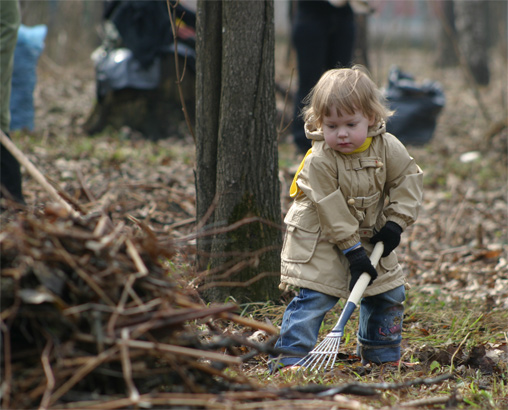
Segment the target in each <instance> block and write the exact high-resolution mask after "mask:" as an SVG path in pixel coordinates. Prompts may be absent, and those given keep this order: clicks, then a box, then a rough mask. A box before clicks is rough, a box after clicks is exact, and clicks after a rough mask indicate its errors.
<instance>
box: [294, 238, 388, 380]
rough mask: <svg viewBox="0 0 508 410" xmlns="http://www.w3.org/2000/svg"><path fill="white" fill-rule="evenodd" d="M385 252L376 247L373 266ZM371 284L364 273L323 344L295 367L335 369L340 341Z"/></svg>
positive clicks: (380, 247)
mask: <svg viewBox="0 0 508 410" xmlns="http://www.w3.org/2000/svg"><path fill="white" fill-rule="evenodd" d="M383 250H384V246H383V243H382V242H378V243H376V246H375V247H374V250H373V251H372V254H371V255H370V261H371V263H372V265H373V266H377V264H378V262H379V259H381V255H382V254H383ZM369 282H370V275H369V274H368V273H366V272H364V273H362V275H361V276H360V278H359V279H358V281H357V282H356V284H355V286H354V288H353V290H352V291H351V294H350V295H349V298H348V300H347V302H346V306H344V309H343V310H342V313H341V315H340V317H339V320H338V321H337V323H336V324H335V327H334V328H333V329H332V330H331V332H330V333H328V334H327V335H326V337H325V338H324V339H323V341H322V342H321V343H319V344H318V345H317V346H316V347H315V348H314V349H313V350H311V351H310V352H309V353H308V354H307V356H305V357H304V358H303V359H302V360H300V361H299V362H298V363H296V364H295V365H294V366H302V368H301V370H304V369H305V370H311V371H312V370H314V369H316V370H318V371H319V370H325V371H327V370H331V369H332V368H333V366H334V364H335V361H336V360H337V355H338V353H339V346H340V340H341V338H342V336H343V334H344V327H345V326H346V323H347V322H348V320H349V318H350V317H351V315H352V314H353V312H354V311H355V309H356V307H357V306H358V303H359V302H360V300H361V298H362V296H363V293H364V292H365V289H366V288H367V286H368V285H369Z"/></svg>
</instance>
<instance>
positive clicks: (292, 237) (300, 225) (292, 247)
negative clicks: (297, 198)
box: [281, 204, 321, 263]
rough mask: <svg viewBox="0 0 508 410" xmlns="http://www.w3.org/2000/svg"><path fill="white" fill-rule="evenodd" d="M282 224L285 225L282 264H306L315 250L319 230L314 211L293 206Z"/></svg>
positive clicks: (300, 206)
mask: <svg viewBox="0 0 508 410" xmlns="http://www.w3.org/2000/svg"><path fill="white" fill-rule="evenodd" d="M284 222H285V223H286V225H287V229H286V233H285V235H284V244H283V246H282V252H281V259H282V260H283V261H284V262H292V263H307V262H309V261H310V259H311V258H312V256H313V255H314V251H315V250H316V246H317V243H318V241H319V236H320V234H321V229H320V226H319V219H318V216H317V213H316V211H315V209H313V208H311V207H308V206H305V205H301V204H300V205H296V204H293V206H292V207H291V209H290V210H289V212H288V214H287V215H286V218H285V219H284Z"/></svg>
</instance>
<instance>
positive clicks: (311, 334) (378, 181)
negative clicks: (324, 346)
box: [270, 66, 423, 371]
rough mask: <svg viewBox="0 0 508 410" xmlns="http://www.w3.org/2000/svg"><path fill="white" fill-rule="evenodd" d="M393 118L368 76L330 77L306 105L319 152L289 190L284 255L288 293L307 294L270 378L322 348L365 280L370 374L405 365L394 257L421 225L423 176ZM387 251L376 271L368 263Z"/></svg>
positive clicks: (362, 332) (365, 352)
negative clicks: (375, 367) (389, 125)
mask: <svg viewBox="0 0 508 410" xmlns="http://www.w3.org/2000/svg"><path fill="white" fill-rule="evenodd" d="M391 115H392V112H391V111H390V110H389V109H388V108H387V106H386V105H385V102H384V100H383V98H382V94H381V92H380V91H379V89H378V88H377V87H376V85H375V84H374V82H373V81H372V80H371V79H370V77H369V75H368V73H367V71H366V70H365V69H364V68H363V67H361V66H354V67H353V68H341V69H333V70H329V71H327V72H326V73H324V74H323V76H322V77H321V78H320V80H319V81H318V83H317V84H316V85H315V87H314V88H313V89H312V91H311V92H310V94H309V96H308V97H307V99H306V106H305V109H304V112H303V117H304V121H305V132H306V136H307V138H309V139H310V140H311V141H312V148H311V149H310V150H309V151H308V152H307V154H306V155H305V158H304V159H303V161H302V164H301V165H300V168H299V170H298V172H297V173H296V175H295V177H294V180H293V184H292V185H291V189H290V195H291V196H292V197H293V198H294V201H293V203H292V205H291V207H290V209H289V211H288V213H287V215H286V217H285V220H284V222H285V223H286V225H287V230H286V234H285V239H284V245H283V249H282V254H281V260H282V262H281V283H282V285H283V286H288V285H291V286H295V287H298V288H300V290H299V294H298V295H297V296H296V297H295V298H294V299H293V300H292V301H291V302H290V303H289V305H288V306H287V308H286V311H285V313H284V317H283V320H282V325H281V329H280V337H279V339H278V341H277V343H276V345H275V347H276V349H278V351H280V352H283V354H281V355H280V356H277V357H276V356H271V357H270V367H271V369H272V371H273V370H276V369H278V368H281V367H286V366H291V365H294V364H296V363H297V362H298V361H300V360H301V358H302V357H303V356H305V355H306V354H307V353H308V352H309V351H310V350H311V349H312V348H313V347H314V345H315V344H316V342H317V337H318V332H319V329H320V326H321V323H322V321H323V319H324V316H325V314H326V313H327V312H328V311H329V310H330V309H332V308H333V307H334V306H335V305H336V303H337V302H338V300H339V298H347V297H348V295H349V293H350V291H351V290H352V288H353V286H354V285H355V283H356V281H357V280H358V278H359V277H360V275H361V274H362V273H363V272H367V273H369V274H370V276H371V278H372V280H371V282H370V284H369V286H368V287H367V290H366V291H365V293H364V295H363V298H362V301H361V304H360V310H359V329H358V345H357V353H358V355H359V356H360V357H361V359H362V362H363V363H364V364H366V363H369V362H372V363H378V364H380V363H385V362H397V361H399V360H400V357H401V351H400V344H401V340H402V334H401V331H402V319H403V314H404V307H403V302H404V300H405V287H404V283H405V278H404V273H403V270H402V267H401V266H400V264H399V263H398V260H397V255H396V253H395V252H394V249H395V248H396V247H397V246H398V245H399V243H400V237H401V234H402V232H403V231H404V230H405V229H406V228H407V227H408V226H409V225H411V224H412V223H414V222H415V220H416V218H417V215H418V211H419V209H420V207H421V203H422V196H423V173H422V170H421V169H420V167H419V166H418V165H417V164H416V162H415V160H414V159H413V158H412V157H411V156H410V155H409V153H408V151H407V149H406V148H405V147H404V145H403V144H402V143H401V142H400V141H399V140H398V139H397V138H396V137H395V136H393V135H391V134H389V133H387V132H386V120H387V119H388V118H389V117H390V116H391ZM379 241H381V242H383V244H384V252H383V255H382V258H381V260H380V262H379V264H378V266H377V267H375V266H372V264H371V262H370V259H369V254H370V253H371V251H372V249H373V246H374V244H375V243H377V242H379Z"/></svg>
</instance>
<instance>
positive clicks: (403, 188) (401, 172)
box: [384, 137, 423, 229]
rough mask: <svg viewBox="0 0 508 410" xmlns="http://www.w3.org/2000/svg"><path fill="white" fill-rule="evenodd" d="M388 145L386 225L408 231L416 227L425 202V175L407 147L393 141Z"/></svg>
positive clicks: (397, 141) (395, 140)
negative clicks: (407, 229)
mask: <svg viewBox="0 0 508 410" xmlns="http://www.w3.org/2000/svg"><path fill="white" fill-rule="evenodd" d="M392 138H393V140H391V141H390V143H389V144H388V149H387V154H386V163H387V174H386V183H385V189H386V192H387V196H388V205H387V206H386V207H385V209H384V214H385V216H386V219H387V221H393V222H395V223H397V224H399V225H400V226H401V227H402V229H406V228H407V227H408V226H409V225H411V224H413V223H414V222H415V221H416V218H417V217H418V213H419V211H420V208H421V206H422V201H423V171H422V170H421V169H420V167H419V166H418V165H417V164H416V162H415V160H414V159H413V158H412V157H411V156H410V155H409V153H408V152H407V150H406V148H405V147H404V145H403V144H402V143H401V142H400V141H399V140H397V139H396V138H394V137H392Z"/></svg>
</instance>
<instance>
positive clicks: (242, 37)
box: [196, 0, 281, 302]
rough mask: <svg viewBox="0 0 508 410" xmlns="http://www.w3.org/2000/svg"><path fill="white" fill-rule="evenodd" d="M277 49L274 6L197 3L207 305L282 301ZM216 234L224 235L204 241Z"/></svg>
mask: <svg viewBox="0 0 508 410" xmlns="http://www.w3.org/2000/svg"><path fill="white" fill-rule="evenodd" d="M274 47H275V43H274V5H273V0H264V1H206V0H200V1H199V2H198V8H197V45H196V53H197V56H198V60H197V69H196V71H197V77H196V144H197V153H196V164H197V165H196V195H197V205H196V207H197V209H196V214H197V219H198V221H200V223H201V224H203V226H202V228H203V229H202V235H201V236H200V237H199V238H198V241H197V249H198V258H197V260H198V267H199V268H200V269H202V270H205V269H208V274H207V277H206V281H205V285H204V287H203V288H202V290H203V294H204V296H205V298H206V299H208V300H215V301H224V300H225V299H226V298H227V297H228V296H233V297H234V298H235V299H236V300H237V301H238V302H242V301H266V300H270V299H272V300H274V299H276V298H277V297H278V290H277V284H278V282H279V280H278V274H279V266H280V255H279V252H280V245H281V231H280V225H281V220H280V219H281V209H280V186H279V179H278V145H277V134H276V129H275V122H276V121H275V119H276V108H275V80H274V77H275V73H274V71H275V69H274V49H275V48H274ZM235 223H238V225H240V226H239V227H238V228H235V229H230V228H228V227H231V226H232V225H233V224H235ZM210 229H219V231H220V232H218V233H217V232H216V233H215V234H214V235H205V234H203V233H206V232H207V231H210ZM254 278H255V279H259V280H256V281H255V282H254V283H251V282H252V281H253V279H254ZM217 282H227V283H228V286H226V287H224V286H216V283H217Z"/></svg>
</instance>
